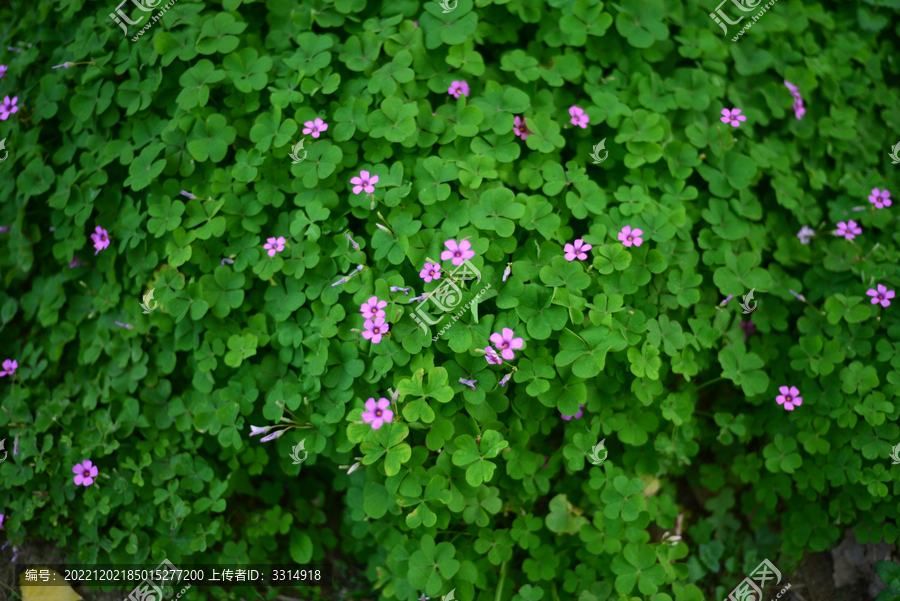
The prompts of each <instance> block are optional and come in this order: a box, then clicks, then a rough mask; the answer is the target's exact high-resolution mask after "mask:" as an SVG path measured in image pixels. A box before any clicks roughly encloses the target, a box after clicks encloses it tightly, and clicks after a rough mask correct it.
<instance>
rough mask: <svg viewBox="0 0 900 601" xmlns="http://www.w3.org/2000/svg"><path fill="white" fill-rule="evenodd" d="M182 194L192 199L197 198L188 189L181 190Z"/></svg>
mask: <svg viewBox="0 0 900 601" xmlns="http://www.w3.org/2000/svg"><path fill="white" fill-rule="evenodd" d="M181 195H182V196H187V197H188V198H190V199H191V200H194V199H195V198H197V197H196V196H194V195H193V194H191V193H190V192H188V191H187V190H182V191H181Z"/></svg>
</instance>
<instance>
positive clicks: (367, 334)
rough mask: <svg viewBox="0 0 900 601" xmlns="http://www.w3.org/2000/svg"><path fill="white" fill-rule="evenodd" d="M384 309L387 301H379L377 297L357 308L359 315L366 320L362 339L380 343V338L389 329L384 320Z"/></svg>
mask: <svg viewBox="0 0 900 601" xmlns="http://www.w3.org/2000/svg"><path fill="white" fill-rule="evenodd" d="M385 307H387V301H380V300H378V297H377V296H373V297H370V298H369V300H368V301H366V302H364V303H363V304H362V305H360V307H359V311H360V313H362V316H363V318H365V320H366V322H365V324H364V325H363V328H364V329H365V331H364V332H363V338H365V339H366V340H371V341H372V342H373V343H375V344H378V343H379V342H381V339H382V337H383V336H384V335H385V334H386V333H387V331H388V330H389V329H390V324H388V323H387V322H386V321H385V319H384V317H385V315H386V313H385V312H384V308H385Z"/></svg>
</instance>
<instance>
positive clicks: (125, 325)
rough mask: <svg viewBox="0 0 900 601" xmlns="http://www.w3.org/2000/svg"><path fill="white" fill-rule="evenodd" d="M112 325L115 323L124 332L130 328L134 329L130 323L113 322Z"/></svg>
mask: <svg viewBox="0 0 900 601" xmlns="http://www.w3.org/2000/svg"><path fill="white" fill-rule="evenodd" d="M113 323H115V324H116V325H117V326H122V327H123V328H125V329H126V330H130V329H131V328H133V327H134V326H133V325H131V324H130V323H122V322H119V321H116V322H113Z"/></svg>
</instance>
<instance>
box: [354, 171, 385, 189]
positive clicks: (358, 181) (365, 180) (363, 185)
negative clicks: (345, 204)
mask: <svg viewBox="0 0 900 601" xmlns="http://www.w3.org/2000/svg"><path fill="white" fill-rule="evenodd" d="M359 175H360V177H354V178H352V179H351V180H350V183H351V184H353V193H354V194H359V193H360V192H362V191H363V190H365V191H366V194H371V193H372V192H374V191H375V184H377V183H378V176H377V175H373V176H372V177H371V178H370V177H369V172H368V171H360V172H359Z"/></svg>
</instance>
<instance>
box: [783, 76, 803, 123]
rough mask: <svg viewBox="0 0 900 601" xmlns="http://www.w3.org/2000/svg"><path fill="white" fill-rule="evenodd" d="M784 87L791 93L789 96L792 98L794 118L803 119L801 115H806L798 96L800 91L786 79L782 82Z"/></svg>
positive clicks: (801, 98) (801, 99) (801, 100)
mask: <svg viewBox="0 0 900 601" xmlns="http://www.w3.org/2000/svg"><path fill="white" fill-rule="evenodd" d="M784 85H785V86H787V89H788V90H789V91H790V92H791V96H793V97H794V116H796V117H797V119H801V118H803V115H805V114H806V107H805V106H804V105H803V97H802V96H801V95H800V89H799V88H798V87H797V86H795V85H794V84H792V83H791V82H789V81H788V80H786V79H785V80H784Z"/></svg>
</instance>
